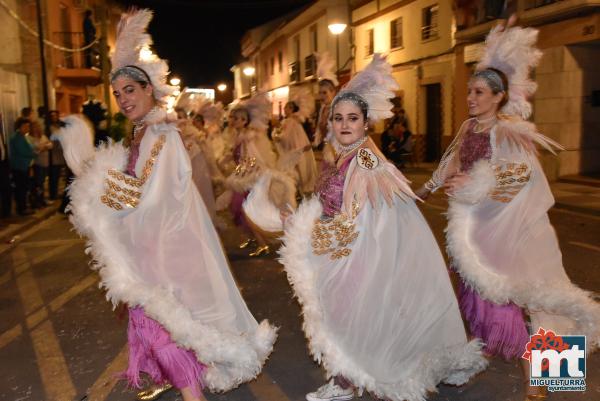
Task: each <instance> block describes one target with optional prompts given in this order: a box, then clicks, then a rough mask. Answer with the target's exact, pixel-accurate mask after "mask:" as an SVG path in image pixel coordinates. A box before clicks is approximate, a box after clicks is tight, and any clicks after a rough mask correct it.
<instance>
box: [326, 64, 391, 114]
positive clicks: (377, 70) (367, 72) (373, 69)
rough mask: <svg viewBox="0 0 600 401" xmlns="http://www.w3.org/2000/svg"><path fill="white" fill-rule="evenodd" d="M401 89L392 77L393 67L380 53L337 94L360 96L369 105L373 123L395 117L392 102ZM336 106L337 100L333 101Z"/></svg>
mask: <svg viewBox="0 0 600 401" xmlns="http://www.w3.org/2000/svg"><path fill="white" fill-rule="evenodd" d="M398 88H399V86H398V84H397V83H396V80H395V79H394V77H393V76H392V66H391V65H390V64H389V63H388V62H387V61H386V59H385V57H384V56H383V55H381V54H379V53H375V54H374V55H373V61H371V63H370V64H369V65H368V66H367V67H366V68H365V69H364V70H362V71H360V72H359V73H358V74H356V75H355V76H354V77H353V78H352V79H351V80H350V82H348V84H346V86H345V87H344V88H343V89H342V90H341V91H340V92H339V93H338V94H337V96H336V97H338V96H340V95H342V94H343V93H348V92H351V93H355V94H357V95H360V97H362V98H363V99H364V100H365V101H366V102H367V104H368V105H369V115H368V117H369V120H370V122H371V123H374V122H377V121H379V120H382V119H384V118H390V117H392V116H393V114H392V108H393V107H394V105H393V104H392V102H391V101H390V99H391V98H393V97H394V96H395V93H394V91H395V90H397V89H398ZM333 103H334V104H335V99H334V101H333Z"/></svg>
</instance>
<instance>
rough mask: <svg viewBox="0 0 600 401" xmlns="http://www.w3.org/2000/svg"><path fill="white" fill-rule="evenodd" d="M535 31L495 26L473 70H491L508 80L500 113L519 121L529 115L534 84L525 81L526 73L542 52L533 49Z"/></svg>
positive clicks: (532, 29) (527, 73)
mask: <svg viewBox="0 0 600 401" xmlns="http://www.w3.org/2000/svg"><path fill="white" fill-rule="evenodd" d="M509 25H510V23H509ZM538 32H539V31H538V30H537V29H534V28H521V27H507V28H506V29H505V27H504V25H503V24H499V25H497V26H496V27H494V28H493V29H492V30H491V31H490V33H489V34H488V36H487V38H486V40H485V49H484V53H483V57H482V58H481V60H480V61H479V63H478V64H477V67H476V70H477V71H480V70H484V69H486V68H495V69H497V70H500V71H502V72H503V73H504V74H505V75H506V77H507V78H508V83H509V85H508V102H507V103H506V105H505V106H504V107H503V108H502V110H501V111H502V113H504V114H508V115H518V116H521V117H522V118H523V119H527V118H529V116H531V104H530V103H529V101H528V99H529V98H530V97H531V96H532V95H533V94H534V93H535V91H536V89H537V84H536V83H535V82H534V81H532V80H531V79H530V78H529V74H530V72H531V70H532V69H533V68H534V67H535V66H537V65H538V63H539V61H540V58H541V57H542V52H541V51H540V50H539V49H537V48H536V47H535V43H536V41H537V36H538Z"/></svg>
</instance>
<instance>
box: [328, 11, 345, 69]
mask: <svg viewBox="0 0 600 401" xmlns="http://www.w3.org/2000/svg"><path fill="white" fill-rule="evenodd" d="M346 26H347V25H346V24H344V23H342V22H337V21H332V23H330V24H329V25H328V26H327V28H329V32H331V33H332V34H333V35H335V54H336V58H335V75H337V76H338V78H339V73H340V35H341V34H342V33H344V31H345V30H346Z"/></svg>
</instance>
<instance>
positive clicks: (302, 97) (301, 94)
mask: <svg viewBox="0 0 600 401" xmlns="http://www.w3.org/2000/svg"><path fill="white" fill-rule="evenodd" d="M290 102H294V103H295V104H296V106H298V111H297V112H295V113H294V115H295V116H297V117H298V119H299V120H300V122H304V121H306V119H307V118H308V117H310V116H311V115H312V114H313V113H314V111H315V99H314V98H313V96H312V94H311V93H310V91H309V90H308V89H306V88H299V89H298V90H296V91H295V92H294V93H293V94H292V95H291V96H290Z"/></svg>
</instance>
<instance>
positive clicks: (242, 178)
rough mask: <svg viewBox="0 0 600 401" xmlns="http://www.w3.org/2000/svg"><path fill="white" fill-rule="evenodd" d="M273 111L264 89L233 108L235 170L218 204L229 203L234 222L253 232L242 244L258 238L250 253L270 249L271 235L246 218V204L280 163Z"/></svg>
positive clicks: (245, 246)
mask: <svg viewBox="0 0 600 401" xmlns="http://www.w3.org/2000/svg"><path fill="white" fill-rule="evenodd" d="M270 115H271V103H270V102H269V99H268V98H267V96H266V95H265V94H264V93H261V94H257V95H255V96H254V97H252V98H251V99H249V100H247V101H245V102H242V103H240V104H239V105H237V106H235V108H233V110H231V112H230V119H229V122H230V126H231V127H230V128H231V133H232V134H233V135H234V148H233V158H234V161H235V163H236V167H235V170H234V171H233V173H231V174H230V175H229V176H228V177H227V178H226V179H225V187H226V188H227V190H226V191H225V192H224V193H223V194H221V196H220V197H219V199H218V200H217V203H218V208H219V209H222V208H224V207H226V206H229V209H230V211H231V213H232V214H233V218H234V222H235V224H236V225H237V226H239V227H241V228H242V229H243V230H244V231H245V232H246V233H247V234H249V235H251V237H248V238H247V239H246V240H244V241H243V242H242V243H241V244H240V249H245V248H247V247H248V246H250V245H251V244H252V242H254V241H256V242H257V247H256V249H255V250H254V251H253V252H251V253H250V256H260V255H263V254H268V253H269V252H270V248H269V245H268V244H267V239H266V238H265V237H264V235H263V234H262V233H261V232H260V230H257V229H256V227H254V226H253V224H252V223H251V222H250V221H248V220H247V219H246V216H245V215H244V211H243V208H242V205H243V203H244V200H245V199H246V197H247V196H248V192H249V191H250V189H251V188H252V187H253V186H254V184H255V183H256V182H257V181H258V179H259V177H260V176H261V175H263V174H265V173H266V172H267V171H272V170H273V169H274V168H275V165H276V157H277V156H276V155H275V152H274V151H273V147H272V145H271V141H269V138H268V137H267V126H268V121H269V118H270Z"/></svg>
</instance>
